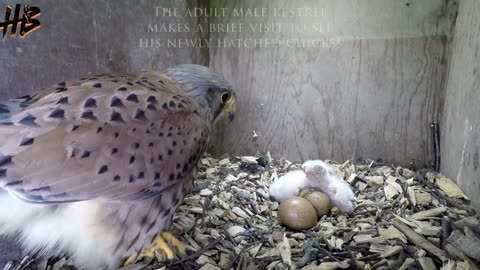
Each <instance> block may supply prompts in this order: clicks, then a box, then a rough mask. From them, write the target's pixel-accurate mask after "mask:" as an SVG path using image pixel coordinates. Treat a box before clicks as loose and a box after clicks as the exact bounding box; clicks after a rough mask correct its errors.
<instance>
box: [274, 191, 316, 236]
mask: <svg viewBox="0 0 480 270" xmlns="http://www.w3.org/2000/svg"><path fill="white" fill-rule="evenodd" d="M278 217H279V219H280V222H281V223H282V224H283V225H285V226H287V227H288V228H290V229H292V230H306V229H310V228H312V227H313V226H315V224H317V212H316V211H315V208H314V207H313V205H312V204H311V203H310V202H309V201H307V200H306V199H304V198H302V197H298V196H293V197H290V198H288V199H286V200H284V201H283V202H282V203H281V204H280V207H279V208H278Z"/></svg>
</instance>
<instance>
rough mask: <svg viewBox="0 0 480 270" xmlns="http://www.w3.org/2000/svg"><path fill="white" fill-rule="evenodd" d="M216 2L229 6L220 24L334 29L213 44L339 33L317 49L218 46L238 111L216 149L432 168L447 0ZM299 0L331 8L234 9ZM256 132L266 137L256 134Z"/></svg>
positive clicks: (247, 35)
mask: <svg viewBox="0 0 480 270" xmlns="http://www.w3.org/2000/svg"><path fill="white" fill-rule="evenodd" d="M212 2H213V4H212V5H211V6H212V7H227V8H228V10H229V11H230V13H229V14H227V15H226V16H224V17H217V18H213V19H211V22H212V21H213V22H214V23H219V22H222V21H223V22H229V23H242V22H243V23H251V22H253V23H254V24H265V25H269V24H275V23H287V24H288V23H292V22H293V23H294V24H296V25H301V24H307V25H308V24H312V23H315V22H318V21H320V22H323V23H328V22H330V27H331V30H330V32H329V33H301V32H289V31H285V32H283V33H281V34H279V33H260V32H258V31H250V32H249V31H245V32H243V33H238V32H237V33H235V32H234V33H232V32H229V33H226V32H213V33H210V40H211V42H213V43H215V42H217V40H220V41H222V40H229V39H243V40H246V39H264V38H267V39H268V38H277V39H315V38H317V39H327V40H332V39H333V40H334V41H333V42H330V43H327V44H330V45H331V46H325V47H324V46H323V45H322V46H320V47H313V48H308V47H305V46H303V47H285V46H283V47H282V46H278V47H270V48H261V47H256V48H251V47H248V46H247V47H246V46H239V47H231V46H230V47H228V46H217V47H214V48H211V50H210V65H211V66H213V67H215V68H217V69H219V70H221V71H223V72H224V73H225V76H226V77H227V78H228V79H229V80H231V81H233V84H234V86H235V87H236V89H237V92H238V94H239V105H238V110H239V113H238V118H237V119H236V121H235V122H234V127H232V128H229V129H226V130H224V131H223V132H221V133H220V134H217V136H218V137H217V138H218V139H217V140H215V145H213V147H214V149H215V151H216V153H221V152H224V151H227V152H229V153H231V154H237V155H241V154H251V153H253V152H255V151H257V150H258V151H266V150H269V151H271V153H272V155H274V156H275V157H277V158H279V157H285V158H288V159H290V160H294V161H304V160H306V159H312V158H320V159H334V160H339V161H340V160H345V159H357V158H383V159H384V160H385V161H386V162H393V163H396V164H399V165H404V166H408V164H409V163H410V161H411V160H414V162H415V163H416V166H417V167H423V166H426V165H427V163H428V162H429V160H430V159H431V158H432V156H431V151H432V149H431V137H430V129H429V124H430V122H431V121H434V120H438V118H439V114H440V111H441V109H442V105H443V95H444V80H445V76H446V67H447V66H446V63H447V61H446V58H447V35H448V27H447V25H448V24H447V23H445V18H444V17H442V12H444V9H445V3H443V1H423V2H422V3H421V4H422V6H415V5H417V4H418V2H415V3H412V4H411V5H405V3H404V2H402V1H367V2H369V4H368V5H360V4H358V3H354V2H351V1H313V0H312V1H300V2H293V1H286V0H285V1H281V0H275V1H253V0H250V1H235V2H232V1H226V0H218V1H212ZM362 4H363V2H362ZM299 6H301V7H303V8H305V7H310V8H315V7H317V8H324V15H323V16H322V18H310V17H298V16H297V17H294V18H291V17H288V16H287V17H285V16H278V17H275V16H263V17H250V18H242V17H238V16H234V14H233V12H232V11H233V10H235V9H237V10H239V9H244V10H246V9H255V8H257V9H259V8H262V7H267V8H269V9H272V8H274V7H283V8H287V9H291V8H297V7H299ZM336 39H338V40H340V41H339V42H338V43H337V44H335V40H336ZM332 43H333V44H332ZM220 44H221V45H222V43H220ZM247 45H248V44H247ZM253 130H255V132H256V133H257V134H258V137H257V138H256V139H255V140H254V139H253V137H252V133H253ZM220 140H223V142H222V143H219V141H220Z"/></svg>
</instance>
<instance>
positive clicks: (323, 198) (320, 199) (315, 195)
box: [303, 190, 330, 217]
mask: <svg viewBox="0 0 480 270" xmlns="http://www.w3.org/2000/svg"><path fill="white" fill-rule="evenodd" d="M303 198H305V199H306V200H307V201H309V202H310V203H311V204H312V205H313V208H315V211H316V212H317V217H321V216H323V215H326V214H328V211H330V199H329V198H328V195H327V194H325V193H323V192H321V191H318V190H313V191H310V192H308V193H306V194H305V195H304V196H303Z"/></svg>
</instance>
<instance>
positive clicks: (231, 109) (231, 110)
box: [224, 103, 236, 122]
mask: <svg viewBox="0 0 480 270" xmlns="http://www.w3.org/2000/svg"><path fill="white" fill-rule="evenodd" d="M235 111H236V110H235V104H234V103H232V104H231V105H230V106H227V107H226V108H225V109H224V112H226V113H227V115H228V120H230V122H232V121H233V119H234V118H235Z"/></svg>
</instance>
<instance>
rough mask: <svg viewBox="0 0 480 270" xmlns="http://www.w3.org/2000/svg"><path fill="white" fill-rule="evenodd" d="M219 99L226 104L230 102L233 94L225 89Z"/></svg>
mask: <svg viewBox="0 0 480 270" xmlns="http://www.w3.org/2000/svg"><path fill="white" fill-rule="evenodd" d="M220 99H221V100H222V103H223V104H228V103H230V102H232V99H233V96H232V94H230V92H228V91H225V92H223V93H222V95H221V96H220Z"/></svg>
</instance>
